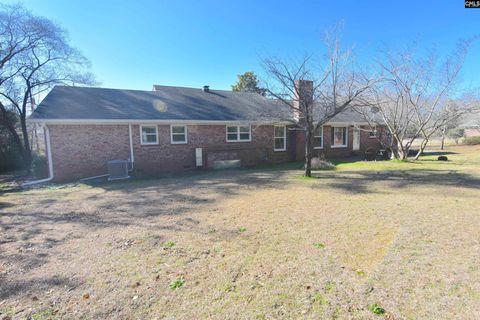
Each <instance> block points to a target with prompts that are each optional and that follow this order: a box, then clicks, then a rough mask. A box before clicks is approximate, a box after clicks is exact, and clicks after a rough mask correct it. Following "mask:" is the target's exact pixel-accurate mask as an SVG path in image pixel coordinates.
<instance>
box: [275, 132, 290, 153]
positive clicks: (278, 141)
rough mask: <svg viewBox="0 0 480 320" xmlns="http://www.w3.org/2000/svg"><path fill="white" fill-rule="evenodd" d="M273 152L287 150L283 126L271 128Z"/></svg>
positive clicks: (285, 133)
mask: <svg viewBox="0 0 480 320" xmlns="http://www.w3.org/2000/svg"><path fill="white" fill-rule="evenodd" d="M273 131H274V132H273V150H274V151H285V150H287V129H286V127H285V126H274V127H273Z"/></svg>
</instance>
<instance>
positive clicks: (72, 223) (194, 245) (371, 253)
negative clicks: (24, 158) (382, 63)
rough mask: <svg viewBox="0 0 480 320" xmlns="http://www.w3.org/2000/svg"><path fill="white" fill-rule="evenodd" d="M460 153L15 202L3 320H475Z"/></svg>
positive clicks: (4, 236)
mask: <svg viewBox="0 0 480 320" xmlns="http://www.w3.org/2000/svg"><path fill="white" fill-rule="evenodd" d="M450 151H452V150H450ZM453 151H454V152H457V154H451V155H449V157H450V158H451V159H452V161H451V162H449V163H447V164H443V163H442V164H440V163H439V164H438V166H437V162H432V161H428V160H429V159H430V158H426V161H425V162H424V163H419V164H416V163H413V164H398V163H392V164H391V165H390V164H388V165H386V164H381V163H379V164H378V166H377V167H375V164H373V165H372V164H369V165H368V166H364V167H362V166H363V165H362V164H352V165H350V167H349V165H348V164H347V165H342V166H340V169H339V170H337V171H333V172H319V175H320V176H321V178H320V179H304V178H301V177H300V174H301V173H300V171H299V170H239V171H223V172H210V173H204V174H197V175H191V176H183V177H178V178H165V179H157V180H143V181H126V182H121V183H114V184H104V185H97V186H88V185H66V186H59V187H56V188H42V189H35V190H30V191H25V192H21V193H7V194H4V195H2V196H1V198H0V210H1V211H0V223H1V224H0V228H1V229H0V230H1V239H0V241H1V242H0V318H1V316H2V315H3V316H12V317H13V318H25V317H29V316H30V317H32V318H34V319H48V318H65V319H72V318H82V319H101V318H109V319H151V318H158V319H162V318H166V319H207V318H209V319H291V318H305V319H336V318H338V319H376V318H379V316H377V315H374V314H373V313H371V312H370V311H368V306H369V305H370V304H373V303H377V304H379V305H380V306H381V307H383V308H384V309H385V310H386V315H385V317H386V318H388V319H477V318H478V315H479V314H480V281H479V279H480V265H479V261H480V210H479V208H480V192H479V188H480V172H479V169H478V166H476V164H478V163H480V148H478V147H469V148H467V147H462V148H457V149H453ZM389 166H390V167H389ZM418 166H420V169H419V168H418ZM379 168H380V169H379ZM180 279H181V280H183V286H181V287H180V288H177V289H171V287H170V284H172V282H174V281H175V280H180Z"/></svg>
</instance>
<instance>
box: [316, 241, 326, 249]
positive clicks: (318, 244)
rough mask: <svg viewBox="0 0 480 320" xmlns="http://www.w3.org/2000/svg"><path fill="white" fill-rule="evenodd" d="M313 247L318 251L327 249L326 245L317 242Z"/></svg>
mask: <svg viewBox="0 0 480 320" xmlns="http://www.w3.org/2000/svg"><path fill="white" fill-rule="evenodd" d="M313 246H314V247H315V248H317V249H323V248H325V243H322V242H315V243H314V244H313Z"/></svg>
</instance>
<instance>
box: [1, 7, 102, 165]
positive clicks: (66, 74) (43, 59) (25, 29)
mask: <svg viewBox="0 0 480 320" xmlns="http://www.w3.org/2000/svg"><path fill="white" fill-rule="evenodd" d="M0 43H1V47H0V123H1V124H3V125H4V126H5V127H6V128H8V130H9V132H10V134H11V135H12V136H13V138H14V141H15V143H16V144H17V145H18V148H19V149H20V150H21V153H22V157H23V161H24V166H25V168H26V170H27V174H28V173H29V172H30V166H31V162H32V152H31V147H30V142H29V135H28V129H27V124H26V118H27V115H28V112H29V108H28V106H29V105H30V103H31V101H32V99H33V98H34V97H35V96H37V95H40V94H42V93H43V92H45V91H47V90H49V89H50V88H52V87H53V86H54V85H57V84H66V85H75V84H91V83H93V77H92V75H91V74H89V73H86V72H84V71H83V70H84V67H86V66H88V61H87V60H86V59H85V58H84V57H83V56H82V55H81V54H80V53H79V52H78V50H76V49H75V48H73V47H71V46H70V44H69V40H68V37H67V33H66V31H65V30H64V29H62V28H61V27H59V26H58V25H56V24H55V23H53V22H51V21H50V20H48V19H46V18H43V17H37V16H34V15H32V14H31V13H30V12H29V11H28V10H26V9H25V8H23V7H22V6H20V5H14V6H1V7H0ZM12 110H13V111H14V112H16V113H17V114H18V117H19V123H20V128H21V134H19V133H18V131H17V128H16V126H15V124H14V123H12V122H11V121H9V118H8V117H7V115H8V112H9V111H12Z"/></svg>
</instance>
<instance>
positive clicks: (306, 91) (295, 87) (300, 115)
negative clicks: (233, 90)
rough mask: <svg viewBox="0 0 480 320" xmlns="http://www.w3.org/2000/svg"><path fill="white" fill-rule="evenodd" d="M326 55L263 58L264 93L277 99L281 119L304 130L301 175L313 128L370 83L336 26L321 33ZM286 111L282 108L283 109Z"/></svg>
mask: <svg viewBox="0 0 480 320" xmlns="http://www.w3.org/2000/svg"><path fill="white" fill-rule="evenodd" d="M324 44H325V46H326V49H327V54H326V59H316V58H315V57H313V56H312V55H306V56H304V57H302V58H301V59H298V60H290V61H288V62H287V61H284V60H281V59H278V58H274V57H270V58H266V59H263V61H262V62H263V66H264V69H265V72H266V74H267V79H266V80H265V88H266V90H267V94H268V95H269V96H270V97H273V98H275V99H277V100H278V101H279V104H280V107H279V110H280V109H281V110H282V112H279V115H280V114H281V115H282V117H281V119H283V120H285V121H288V122H291V123H292V124H294V125H295V127H296V129H297V130H301V131H303V132H304V133H305V165H304V175H305V176H307V177H310V176H311V175H312V173H311V161H312V156H313V143H312V142H313V135H314V132H315V130H316V129H317V128H320V127H321V126H322V125H323V124H325V123H326V122H328V121H329V120H330V119H332V118H333V117H334V116H336V115H337V114H339V113H341V112H343V111H345V110H346V109H348V108H352V107H353V106H355V105H356V104H357V103H359V102H360V101H361V97H362V96H363V95H365V94H366V92H367V91H368V89H369V88H370V87H371V85H372V84H373V83H374V82H373V81H372V80H370V79H368V78H367V77H366V76H365V74H364V73H361V72H356V71H355V68H354V66H353V59H352V56H351V52H350V50H342V49H341V47H340V39H339V28H338V27H336V28H334V29H332V30H331V31H328V32H326V33H325V37H324ZM285 111H286V112H285Z"/></svg>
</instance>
